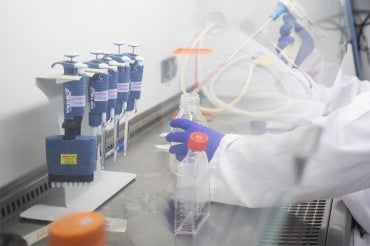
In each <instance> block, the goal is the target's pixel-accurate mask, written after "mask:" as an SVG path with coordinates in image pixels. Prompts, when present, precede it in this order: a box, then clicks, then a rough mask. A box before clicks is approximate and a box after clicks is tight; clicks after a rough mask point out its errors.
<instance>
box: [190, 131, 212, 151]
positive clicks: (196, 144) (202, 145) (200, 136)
mask: <svg viewBox="0 0 370 246" xmlns="http://www.w3.org/2000/svg"><path fill="white" fill-rule="evenodd" d="M207 144H208V136H207V135H206V134H205V133H203V132H193V133H191V134H190V136H189V142H188V147H189V149H191V150H194V151H203V150H206V148H207Z"/></svg>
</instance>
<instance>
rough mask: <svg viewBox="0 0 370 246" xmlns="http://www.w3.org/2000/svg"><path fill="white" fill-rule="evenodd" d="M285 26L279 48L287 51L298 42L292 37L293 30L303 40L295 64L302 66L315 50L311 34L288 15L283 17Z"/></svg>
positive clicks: (283, 26)
mask: <svg viewBox="0 0 370 246" xmlns="http://www.w3.org/2000/svg"><path fill="white" fill-rule="evenodd" d="M283 21H284V24H283V25H282V26H281V27H280V38H279V39H278V45H277V46H278V48H279V49H280V50H283V49H285V48H286V47H287V46H288V45H290V44H293V43H294V42H295V41H296V40H295V38H294V37H292V36H291V34H292V30H293V28H294V31H295V32H296V33H297V34H298V36H299V38H300V39H301V40H302V45H301V47H300V48H299V51H298V53H297V55H296V58H295V61H294V64H295V65H297V66H300V65H301V64H302V62H303V61H304V60H305V59H306V58H307V56H308V55H309V54H311V52H312V51H313V49H314V48H315V42H314V40H313V38H312V36H311V34H310V33H309V32H308V31H307V30H306V29H305V28H304V27H303V26H301V25H300V24H299V23H298V22H297V21H296V19H295V18H294V16H292V15H290V14H286V15H284V16H283Z"/></svg>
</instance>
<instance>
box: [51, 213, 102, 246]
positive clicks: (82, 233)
mask: <svg viewBox="0 0 370 246" xmlns="http://www.w3.org/2000/svg"><path fill="white" fill-rule="evenodd" d="M105 244H106V237H105V218H104V216H103V215H102V214H100V213H99V212H81V213H74V214H70V215H66V216H64V217H62V218H60V219H58V220H56V221H54V222H53V223H51V224H50V226H49V246H72V245H73V246H104V245H105Z"/></svg>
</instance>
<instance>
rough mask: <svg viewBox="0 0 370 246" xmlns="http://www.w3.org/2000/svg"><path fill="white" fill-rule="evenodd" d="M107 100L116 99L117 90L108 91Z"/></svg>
mask: <svg viewBox="0 0 370 246" xmlns="http://www.w3.org/2000/svg"><path fill="white" fill-rule="evenodd" d="M108 99H109V100H113V99H117V89H110V90H108Z"/></svg>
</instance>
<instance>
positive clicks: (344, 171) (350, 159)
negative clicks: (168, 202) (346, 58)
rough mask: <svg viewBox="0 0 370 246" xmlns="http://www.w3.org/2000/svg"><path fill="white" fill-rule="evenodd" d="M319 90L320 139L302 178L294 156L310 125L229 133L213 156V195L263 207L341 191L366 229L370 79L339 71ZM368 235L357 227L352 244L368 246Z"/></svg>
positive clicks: (368, 215) (369, 191)
mask: <svg viewBox="0 0 370 246" xmlns="http://www.w3.org/2000/svg"><path fill="white" fill-rule="evenodd" d="M322 95H324V96H322V97H321V98H322V99H323V103H324V104H326V113H325V116H318V117H317V118H316V119H313V124H318V125H320V126H321V127H322V134H321V138H320V140H319V142H318V145H317V148H316V151H314V153H313V154H312V155H311V156H310V158H309V160H308V161H307V162H306V165H305V169H304V173H303V177H302V178H301V179H300V180H296V179H294V178H293V177H297V176H296V175H295V174H296V170H295V169H294V168H293V160H292V155H293V154H294V151H295V150H296V149H297V146H300V144H302V142H303V143H304V139H305V134H306V133H307V129H308V127H298V128H296V129H294V130H292V131H289V132H285V133H281V134H264V135H258V136H253V135H251V136H244V137H243V136H239V135H234V134H227V135H226V136H225V137H224V138H223V139H222V141H221V142H220V145H219V147H218V149H217V150H216V152H215V154H214V157H213V159H212V160H211V167H212V171H211V199H212V200H213V201H216V202H222V203H228V204H236V205H241V206H248V207H261V206H272V205H279V204H284V203H286V202H292V203H293V202H307V201H312V200H317V199H330V198H333V197H340V196H342V197H343V201H344V202H345V204H347V206H348V208H349V210H350V212H351V213H352V215H353V217H354V218H355V219H356V221H357V222H358V224H359V225H361V226H362V227H363V229H364V230H365V231H367V232H368V233H370V83H369V82H368V81H359V80H358V79H357V78H356V77H353V76H346V75H343V74H342V73H339V75H338V77H337V80H336V82H335V84H334V85H333V87H332V88H330V89H323V91H322ZM308 110H309V109H308ZM297 143H300V144H297ZM369 238H370V236H369V234H365V235H363V236H362V237H360V234H359V231H358V230H356V231H355V232H354V242H355V244H354V245H356V246H359V245H370V239H369Z"/></svg>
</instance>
